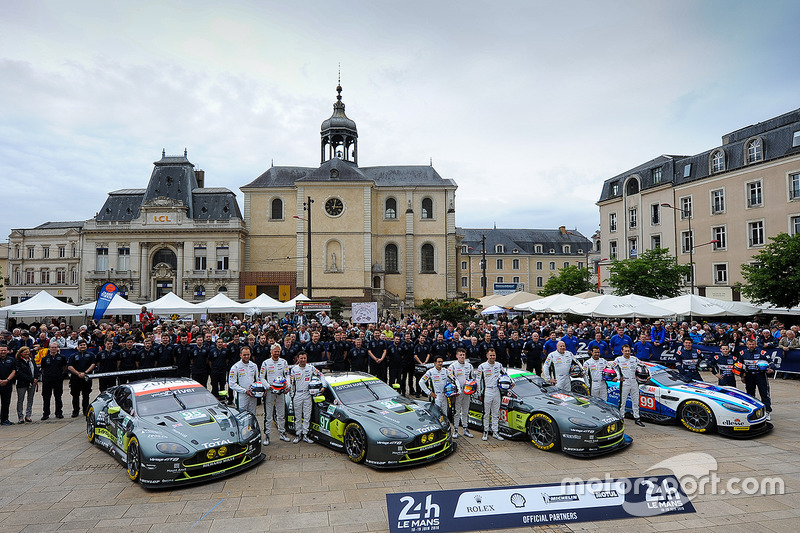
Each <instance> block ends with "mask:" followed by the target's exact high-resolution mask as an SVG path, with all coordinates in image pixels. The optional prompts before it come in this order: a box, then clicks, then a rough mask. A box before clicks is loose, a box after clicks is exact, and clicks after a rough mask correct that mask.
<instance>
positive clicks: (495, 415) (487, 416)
mask: <svg viewBox="0 0 800 533" xmlns="http://www.w3.org/2000/svg"><path fill="white" fill-rule="evenodd" d="M503 374H505V371H504V370H503V365H501V364H500V363H498V362H497V355H496V354H495V353H494V348H489V349H488V350H487V351H486V361H484V362H483V363H481V364H480V365H478V370H477V378H478V388H479V390H480V392H481V394H482V395H483V440H489V424H490V422H491V428H492V435H494V438H496V439H497V440H504V439H503V437H501V436H500V432H499V427H498V426H499V425H500V389H498V388H497V380H498V379H500V376H501V375H503Z"/></svg>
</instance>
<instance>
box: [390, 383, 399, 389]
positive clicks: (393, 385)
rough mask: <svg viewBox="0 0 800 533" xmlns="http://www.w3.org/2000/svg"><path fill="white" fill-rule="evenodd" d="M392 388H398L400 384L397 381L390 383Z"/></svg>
mask: <svg viewBox="0 0 800 533" xmlns="http://www.w3.org/2000/svg"><path fill="white" fill-rule="evenodd" d="M392 388H393V389H394V390H400V384H399V383H392Z"/></svg>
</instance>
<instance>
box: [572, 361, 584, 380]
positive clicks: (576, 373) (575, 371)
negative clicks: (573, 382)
mask: <svg viewBox="0 0 800 533" xmlns="http://www.w3.org/2000/svg"><path fill="white" fill-rule="evenodd" d="M569 377H571V378H582V377H583V368H581V365H580V364H579V363H575V362H573V363H572V364H571V365H570V366H569Z"/></svg>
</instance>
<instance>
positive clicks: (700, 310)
mask: <svg viewBox="0 0 800 533" xmlns="http://www.w3.org/2000/svg"><path fill="white" fill-rule="evenodd" d="M657 305H659V306H660V307H663V308H664V309H668V310H670V311H672V314H673V315H680V316H684V315H694V316H722V315H726V314H728V311H727V310H726V309H724V308H722V307H720V306H718V305H716V304H714V303H713V302H711V301H710V300H709V299H708V298H704V297H702V296H698V295H696V294H682V295H680V296H676V297H675V298H668V299H666V300H659V301H658V302H657Z"/></svg>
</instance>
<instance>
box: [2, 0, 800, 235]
mask: <svg viewBox="0 0 800 533" xmlns="http://www.w3.org/2000/svg"><path fill="white" fill-rule="evenodd" d="M0 8H1V9H2V13H3V14H2V16H1V17H0V180H2V184H3V188H2V191H3V195H2V197H3V202H2V208H0V239H5V238H7V235H8V233H9V231H10V230H11V229H12V228H29V227H34V226H36V225H38V224H41V223H43V222H46V221H63V220H83V219H88V218H91V217H93V216H94V215H95V213H96V212H97V211H98V210H99V209H100V207H101V206H102V205H103V202H104V201H105V198H106V195H107V193H108V192H109V191H112V190H115V189H120V188H126V187H137V188H143V187H145V186H146V185H147V181H148V179H149V177H150V173H151V172H152V168H153V166H152V163H153V161H156V160H158V159H159V158H160V156H161V150H162V148H165V149H166V151H167V154H181V153H183V150H184V148H187V149H188V154H189V160H190V161H192V163H194V164H195V165H196V167H198V168H202V169H204V170H205V171H206V185H207V186H213V187H228V188H230V189H231V190H233V191H234V192H236V193H237V196H238V198H239V204H240V206H241V205H242V195H241V192H240V191H239V187H241V186H243V185H245V184H247V183H249V182H250V181H252V180H253V179H255V178H256V177H257V176H258V175H259V174H261V173H262V172H264V171H265V170H266V169H267V168H268V167H269V166H270V163H271V162H272V161H274V163H275V165H295V166H316V165H318V164H319V126H320V123H321V122H322V121H323V120H325V119H326V118H327V117H329V116H330V114H331V111H332V104H333V102H334V100H335V96H336V93H335V87H336V83H337V69H338V64H339V63H340V62H341V76H342V86H343V87H344V92H343V100H344V102H345V104H346V106H347V115H348V116H349V117H350V118H351V119H353V120H355V121H356V123H357V125H358V132H359V162H360V164H361V165H362V166H376V165H409V164H420V165H426V164H429V162H430V161H431V159H432V160H433V165H434V167H435V168H436V170H437V171H438V172H439V174H441V175H442V176H443V177H446V178H453V179H454V180H455V181H456V182H457V184H458V192H457V195H456V198H457V203H456V222H457V224H458V225H459V226H464V227H491V226H492V225H493V224H495V223H496V225H497V226H498V227H521V228H555V227H558V226H560V225H565V226H567V227H569V228H577V229H578V230H579V231H581V232H583V233H584V234H585V235H587V236H588V235H591V234H592V232H593V231H594V230H595V229H596V228H597V227H598V223H599V218H598V209H597V206H596V205H595V202H596V201H597V199H598V197H599V195H600V189H601V184H602V182H603V181H604V180H605V179H607V178H609V177H612V176H614V175H616V174H619V173H621V172H624V171H625V170H627V169H630V168H632V167H634V166H636V165H638V164H640V163H643V162H645V161H648V160H650V159H652V158H653V157H656V156H658V155H660V154H663V153H668V154H694V153H698V152H701V151H703V150H707V149H710V148H712V147H715V146H718V145H719V144H720V143H721V136H722V135H723V134H725V133H728V132H730V131H733V130H736V129H739V128H741V127H744V126H747V125H750V124H753V123H756V122H760V121H762V120H765V119H768V118H771V117H773V116H776V115H780V114H782V113H785V112H787V111H791V110H794V109H796V108H798V107H800V98H798V96H799V95H800V90H798V87H800V83H798V82H799V81H800V80H798V78H800V65H798V57H800V56H798V53H797V52H798V44H797V22H798V21H799V20H800V2H796V1H786V2H779V1H771V2H751V1H748V2H738V1H720V2H698V1H691V2H689V1H668V2H667V1H664V2H661V1H646V2H635V1H628V2H607V1H586V2H537V1H515V2H502V1H498V2H486V1H483V2H472V1H464V0H460V1H454V2H446V1H440V2H434V1H430V0H427V1H409V0H405V1H403V2H381V1H369V2H367V1H364V2H351V1H338V2H330V1H326V2H310V1H301V2H287V1H281V2H267V1H253V2H242V1H235V0H234V1H231V0H229V1H226V2H224V3H223V2H211V1H200V0H191V1H189V0H187V1H185V2H169V1H158V2H147V1H141V0H140V1H137V2H87V1H81V0H70V1H69V2H64V1H51V2H44V1H30V2H19V1H12V0H0Z"/></svg>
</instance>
